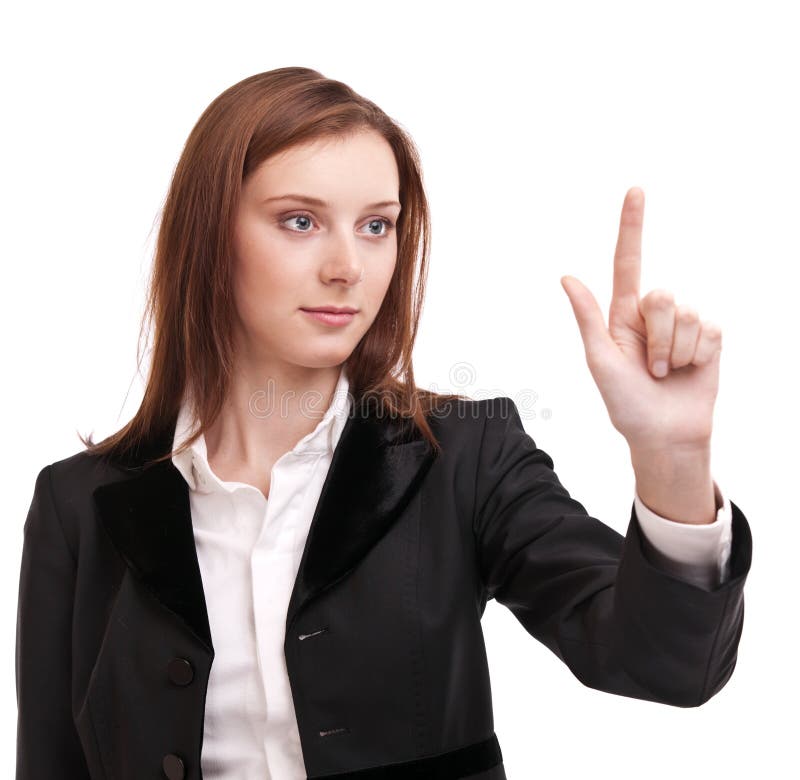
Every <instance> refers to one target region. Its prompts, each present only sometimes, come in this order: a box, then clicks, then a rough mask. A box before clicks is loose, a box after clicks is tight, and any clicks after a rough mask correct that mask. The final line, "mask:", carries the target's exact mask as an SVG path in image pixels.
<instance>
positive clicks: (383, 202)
mask: <svg viewBox="0 0 800 780" xmlns="http://www.w3.org/2000/svg"><path fill="white" fill-rule="evenodd" d="M274 200H299V201H300V202H302V203H308V204H310V205H312V206H319V207H320V208H328V207H329V206H330V205H331V204H330V203H328V202H327V201H325V200H320V199H319V198H312V197H311V196H310V195H298V194H296V193H293V192H290V193H288V194H286V195H276V196H275V197H274V198H266V199H265V200H263V201H262V203H271V202H272V201H274ZM384 206H400V203H398V202H397V201H396V200H381V201H378V202H377V203H369V204H367V206H366V208H368V209H379V208H383V207H384ZM400 208H401V209H402V206H400Z"/></svg>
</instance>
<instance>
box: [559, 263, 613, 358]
mask: <svg viewBox="0 0 800 780" xmlns="http://www.w3.org/2000/svg"><path fill="white" fill-rule="evenodd" d="M561 286H562V287H563V288H564V292H565V293H566V294H567V297H568V298H569V302H570V303H571V304H572V311H573V313H574V314H575V319H576V320H577V321H578V328H579V329H580V332H581V338H582V339H583V346H584V349H585V350H586V359H587V361H588V362H589V365H590V366H592V365H596V364H597V363H598V362H599V361H601V360H603V359H606V360H608V361H609V362H610V361H611V360H613V358H614V357H615V355H614V353H613V350H612V346H613V341H612V340H611V337H610V336H609V334H608V330H607V329H606V323H605V320H604V319H603V312H602V311H600V306H599V305H598V303H597V301H596V300H595V297H594V295H592V293H591V291H590V290H589V288H588V287H586V286H585V285H584V284H583V283H582V282H580V281H579V280H578V279H576V278H575V277H574V276H562V277H561Z"/></svg>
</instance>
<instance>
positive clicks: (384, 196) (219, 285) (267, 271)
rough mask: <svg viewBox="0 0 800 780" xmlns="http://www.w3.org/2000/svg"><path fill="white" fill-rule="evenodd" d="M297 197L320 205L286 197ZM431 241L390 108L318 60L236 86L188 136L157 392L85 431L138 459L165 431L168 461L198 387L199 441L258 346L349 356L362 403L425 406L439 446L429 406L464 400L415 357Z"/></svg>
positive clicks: (415, 169)
mask: <svg viewBox="0 0 800 780" xmlns="http://www.w3.org/2000/svg"><path fill="white" fill-rule="evenodd" d="M287 194H294V195H303V196H306V197H310V198H314V199H316V202H313V203H310V202H303V201H298V200H291V199H285V200H276V198H279V197H280V196H283V195H287ZM394 201H396V203H393V202H394ZM376 204H379V205H376ZM390 224H391V227H390V226H389V225H390ZM429 242H430V218H429V213H428V205H427V199H426V196H425V192H424V188H423V183H422V171H421V165H420V161H419V156H418V153H417V151H416V148H415V146H414V143H413V141H412V140H411V138H410V137H409V136H408V134H407V133H406V132H405V131H404V130H403V129H402V127H401V126H400V125H399V124H397V123H396V122H395V121H394V120H392V119H391V118H390V117H389V116H387V115H386V114H385V113H384V112H383V111H382V110H381V109H380V108H379V107H378V106H377V105H375V104H374V103H373V102H372V101H370V100H368V99H367V98H364V97H362V96H360V95H358V94H357V93H356V92H354V91H353V90H352V89H351V88H350V87H348V86H347V85H346V84H344V83H342V82H340V81H335V80H332V79H328V78H325V77H324V76H323V75H322V74H321V73H319V72H317V71H315V70H312V69H310V68H302V67H287V68H278V69H276V70H271V71H267V72H266V73H259V74H257V75H255V76H250V77H248V78H246V79H244V80H242V81H240V82H239V83H237V84H234V85H233V86H231V87H229V88H228V89H226V90H225V91H224V92H222V94H220V95H219V96H218V97H217V98H215V99H214V100H213V101H212V102H211V104H210V105H209V106H208V107H207V108H206V110H205V111H204V112H203V114H202V115H201V116H200V118H199V120H198V121H197V123H196V124H195V126H194V128H193V129H192V131H191V133H190V134H189V137H188V139H187V141H186V144H185V146H184V149H183V152H182V154H181V156H180V159H179V161H178V164H177V166H176V168H175V172H174V174H173V178H172V181H171V184H170V188H169V192H168V193H167V197H166V200H165V202H164V207H163V211H162V214H161V221H160V225H159V230H158V240H157V243H156V251H155V257H154V262H153V271H152V276H151V279H150V286H149V293H148V301H147V308H146V311H145V313H144V317H143V321H142V331H141V332H140V341H141V335H142V333H143V332H144V328H145V325H147V324H148V323H150V324H152V333H153V346H152V350H151V355H152V357H151V365H150V371H149V374H148V378H147V383H146V386H145V392H144V398H143V400H142V403H141V405H140V407H139V410H138V411H137V413H136V414H135V416H134V417H133V419H132V420H131V421H130V422H129V423H128V424H127V425H126V426H125V427H124V428H123V429H122V430H120V431H118V432H117V433H115V434H113V435H112V436H109V437H107V438H106V439H104V440H103V441H101V442H100V443H97V444H95V443H94V442H92V441H91V438H89V439H86V438H84V437H81V439H82V441H83V442H84V444H87V446H88V447H89V449H90V450H91V451H93V452H95V453H98V454H101V455H109V456H117V455H118V456H120V457H121V458H123V459H124V458H125V457H126V456H127V455H128V454H129V453H132V452H134V453H135V452H136V451H137V450H138V449H139V447H140V445H141V444H143V443H144V444H148V443H150V442H153V441H158V442H162V441H163V442H166V449H164V450H163V452H162V453H161V454H160V456H159V458H158V459H160V460H161V459H167V458H169V457H170V455H171V452H170V451H169V443H171V434H172V432H173V431H174V424H175V421H176V418H177V413H178V409H179V407H180V403H181V401H182V399H183V397H184V395H185V394H187V393H188V394H190V395H191V396H192V398H193V399H194V401H195V408H196V410H197V412H198V415H199V418H200V424H201V427H200V428H198V430H197V431H196V433H195V435H196V436H197V435H199V434H200V433H201V432H204V431H205V430H206V429H207V428H208V426H210V425H211V424H212V423H213V421H214V420H215V419H216V416H217V415H218V413H219V411H220V410H221V408H222V406H223V403H224V401H225V399H226V397H227V394H228V389H229V387H230V382H231V377H232V375H233V372H234V370H235V367H236V365H237V360H240V359H243V358H244V357H245V356H248V357H253V356H255V357H257V358H258V360H259V364H263V365H267V366H270V365H272V366H275V367H276V369H279V368H280V367H281V366H289V365H290V366H304V367H309V368H313V367H316V368H319V367H331V366H337V365H341V364H345V367H346V371H347V375H348V379H349V383H350V392H351V393H352V394H353V396H354V397H355V398H356V399H359V398H361V397H363V396H365V395H366V394H367V393H370V394H373V393H374V394H376V395H378V396H379V397H380V405H381V409H382V412H385V413H391V414H395V413H399V414H401V415H402V416H404V417H411V418H412V419H413V421H414V423H415V424H416V425H417V426H418V427H419V428H420V429H421V431H422V433H423V435H424V436H425V437H426V438H427V439H428V440H429V441H430V442H431V444H432V445H433V446H434V448H436V449H438V443H437V442H436V440H435V437H434V436H433V433H432V431H431V429H430V428H429V426H428V424H427V422H426V419H425V413H426V411H427V409H428V408H430V403H431V401H432V400H433V399H434V398H436V399H442V398H445V399H447V398H457V396H442V395H435V394H432V393H430V392H429V391H427V390H420V389H418V388H417V387H416V385H415V383H414V376H413V368H412V361H411V354H412V351H413V346H414V340H415V338H416V332H417V327H418V320H419V314H420V312H421V309H422V302H423V298H424V292H425V281H426V277H427V267H428V248H429ZM320 306H340V307H341V306H348V307H352V308H354V309H357V310H358V311H357V312H356V313H355V314H354V316H353V318H352V320H351V321H350V322H349V323H347V324H345V325H342V326H337V327H331V326H328V325H325V324H323V323H321V322H319V321H317V320H316V319H314V318H313V317H311V316H310V315H309V314H308V313H307V312H305V311H304V309H306V308H313V307H320ZM140 359H141V358H140ZM191 441H193V439H190V440H188V441H187V442H186V446H188V445H189V444H190V443H191Z"/></svg>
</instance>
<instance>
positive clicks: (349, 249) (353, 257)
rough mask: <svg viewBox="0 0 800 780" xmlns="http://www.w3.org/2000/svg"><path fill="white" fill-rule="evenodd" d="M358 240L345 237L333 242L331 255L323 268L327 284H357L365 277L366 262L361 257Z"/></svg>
mask: <svg viewBox="0 0 800 780" xmlns="http://www.w3.org/2000/svg"><path fill="white" fill-rule="evenodd" d="M356 241H357V239H355V238H352V237H347V236H343V237H341V238H339V239H338V240H334V241H332V242H331V247H330V254H329V255H328V258H327V260H326V262H325V263H324V265H323V267H322V276H323V278H324V281H326V282H344V283H345V284H348V285H350V284H356V283H357V282H360V281H361V279H362V278H363V276H364V262H363V260H362V258H361V256H360V255H359V251H358V246H357V245H356Z"/></svg>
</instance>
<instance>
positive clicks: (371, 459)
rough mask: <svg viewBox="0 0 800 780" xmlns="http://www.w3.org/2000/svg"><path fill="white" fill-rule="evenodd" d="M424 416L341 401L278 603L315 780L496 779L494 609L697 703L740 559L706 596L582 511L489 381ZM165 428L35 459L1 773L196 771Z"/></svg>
mask: <svg viewBox="0 0 800 780" xmlns="http://www.w3.org/2000/svg"><path fill="white" fill-rule="evenodd" d="M431 424H432V426H433V428H434V431H435V433H436V435H437V436H438V438H439V441H440V443H441V445H442V447H443V451H442V453H441V454H440V455H439V456H438V457H437V456H435V455H434V453H433V451H432V450H431V449H430V448H429V446H428V445H427V442H426V441H425V440H424V439H422V437H421V436H419V435H417V434H415V433H414V431H412V430H411V429H410V428H409V427H408V425H407V424H403V425H401V421H400V418H394V419H392V418H390V417H388V416H384V417H383V418H379V417H377V416H376V415H375V414H374V409H373V414H371V415H369V416H362V414H361V413H353V414H351V416H350V417H349V418H348V420H347V421H346V425H345V427H344V429H343V431H342V435H341V438H340V440H339V442H338V444H337V446H336V449H335V451H334V454H333V461H332V463H331V468H330V470H329V472H328V474H327V477H326V480H325V484H324V486H323V488H322V493H321V495H320V499H319V503H318V505H317V507H316V512H315V514H314V518H313V521H312V524H311V528H310V531H309V535H308V538H307V541H306V546H305V549H304V552H303V557H302V560H301V563H300V569H299V572H298V574H297V578H296V581H295V585H294V590H293V592H292V596H291V601H290V604H289V608H288V613H287V616H286V635H285V643H284V649H285V657H286V665H287V669H288V674H289V680H290V683H291V690H292V695H293V699H294V706H295V711H296V714H297V720H298V725H299V732H300V738H301V744H302V750H303V757H304V760H305V765H306V769H307V773H308V777H309V778H324V777H336V778H353V779H354V780H356V779H357V780H373V779H377V778H381V779H384V778H436V779H437V780H456V778H472V780H503V779H504V778H505V777H506V774H505V772H504V769H503V763H502V755H501V752H500V746H499V743H498V738H497V735H496V734H495V731H494V725H493V718H492V701H491V693H490V684H489V668H488V665H487V659H486V654H485V648H484V641H483V634H482V631H481V616H482V614H483V612H484V608H485V606H486V603H487V601H488V599H491V598H494V599H496V600H497V601H498V602H500V603H501V604H504V605H505V606H507V607H508V608H509V609H510V610H511V611H512V612H513V614H514V615H515V616H516V618H517V619H518V620H519V622H520V623H521V624H522V626H523V627H524V628H525V630H526V631H527V632H528V633H529V634H530V635H531V636H532V637H534V638H535V639H537V640H539V641H540V642H542V643H544V645H546V646H547V647H548V648H549V649H550V650H552V652H553V653H555V654H556V656H558V658H560V659H561V660H562V661H563V662H564V663H565V664H566V665H567V666H568V667H569V669H570V670H571V671H572V673H573V674H574V675H575V677H576V678H577V679H578V680H579V681H580V682H581V683H583V684H584V685H587V686H589V687H591V688H596V689H598V690H602V691H607V692H609V693H613V694H618V695H621V696H630V697H634V698H638V699H646V700H650V701H654V702H662V703H664V704H670V705H675V706H679V707H697V706H699V705H701V704H703V702H705V701H707V700H708V699H709V698H711V697H712V696H713V695H714V694H715V693H717V692H718V691H719V690H720V689H721V688H722V687H723V686H724V685H725V684H726V682H727V681H728V679H729V678H730V676H731V674H732V672H733V669H734V666H735V665H736V658H737V645H738V642H739V637H740V635H741V631H742V625H743V617H744V594H743V589H744V584H745V579H746V577H747V573H748V571H749V568H750V559H751V546H752V543H751V535H750V528H749V526H748V523H747V520H746V519H745V517H744V515H743V514H742V512H741V511H740V509H739V508H738V507H737V506H736V505H735V504H734V503H733V502H731V507H732V510H733V529H732V557H731V579H730V580H729V581H728V582H727V583H726V584H724V585H722V586H721V587H717V588H715V589H711V590H705V589H703V588H700V587H698V586H696V585H692V584H689V583H687V582H684V581H682V580H679V579H676V578H675V577H674V576H671V575H669V574H667V573H664V572H663V571H661V570H659V568H658V567H657V566H655V565H653V563H651V562H650V560H649V559H648V558H647V555H646V553H645V552H644V551H643V548H642V543H641V542H642V534H641V531H640V528H639V525H638V520H637V518H636V514H635V511H634V509H633V508H632V510H631V517H630V523H629V525H628V529H627V533H626V536H625V537H623V536H621V535H620V534H619V533H617V532H616V531H615V530H613V529H612V528H611V527H610V526H608V525H606V524H604V523H603V522H601V521H599V520H597V519H595V518H593V517H591V516H589V514H588V513H587V511H586V510H585V509H584V507H583V506H582V505H581V504H580V503H579V502H578V501H577V500H575V499H574V498H572V497H571V496H570V494H569V493H568V492H567V490H566V489H565V488H564V487H563V486H562V485H561V483H560V482H559V480H558V478H557V476H556V474H555V472H554V471H553V461H552V460H551V459H550V457H549V456H548V455H547V454H546V453H545V452H544V451H543V450H541V449H538V448H537V446H536V444H535V443H534V440H533V439H532V438H531V437H530V436H529V435H528V434H527V433H526V432H525V429H524V428H523V425H522V422H521V420H520V417H519V413H518V410H517V408H516V406H515V405H514V403H513V401H512V400H511V399H510V398H507V397H501V398H495V399H487V400H480V401H471V400H470V401H459V402H457V403H455V404H453V406H452V408H451V409H450V411H449V413H446V414H445V413H441V414H440V416H438V417H437V418H436V419H433V420H432V423H431ZM173 432H174V430H173V429H167V430H166V432H165V435H164V436H162V437H160V441H153V442H152V446H148V447H145V448H144V450H143V451H142V452H141V453H140V456H139V458H138V459H135V460H132V461H129V462H128V463H127V464H125V465H123V464H121V463H118V464H110V463H108V462H103V461H101V459H99V458H98V457H96V456H89V455H88V454H87V453H86V452H79V453H77V454H74V455H72V456H71V457H68V458H65V459H64V460H60V461H57V462H55V463H53V464H51V465H49V466H46V467H44V468H43V469H42V470H41V471H40V472H39V475H38V477H37V479H36V485H35V490H34V494H33V500H32V503H31V506H30V510H29V512H28V515H27V519H26V522H25V537H24V546H23V554H22V566H21V572H20V588H19V610H18V622H17V655H16V683H17V700H18V707H19V711H18V713H19V714H18V731H17V774H16V777H17V780H53V779H54V778H69V780H87V779H88V778H92V780H143V778H157V777H167V778H170V780H177V779H178V778H191V779H192V780H194V779H195V778H200V777H201V771H200V753H201V745H202V740H203V716H204V704H205V694H206V686H207V683H208V677H209V671H210V668H211V664H212V661H213V658H214V650H213V641H212V640H213V637H212V636H211V632H210V629H209V622H208V615H207V612H206V605H205V600H204V594H203V586H202V580H201V575H200V570H199V566H198V561H197V555H196V550H195V545H194V537H193V531H192V521H191V515H190V509H189V493H188V486H187V484H186V482H185V481H184V479H183V477H182V476H181V475H180V473H179V472H178V470H177V469H176V468H175V467H174V465H173V464H172V463H171V461H169V460H167V461H165V462H163V463H161V464H158V465H147V464H146V463H145V461H146V459H147V457H148V456H149V455H153V454H155V453H159V454H163V452H165V451H168V448H169V446H170V445H171V442H172V435H173Z"/></svg>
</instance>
